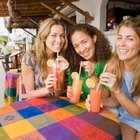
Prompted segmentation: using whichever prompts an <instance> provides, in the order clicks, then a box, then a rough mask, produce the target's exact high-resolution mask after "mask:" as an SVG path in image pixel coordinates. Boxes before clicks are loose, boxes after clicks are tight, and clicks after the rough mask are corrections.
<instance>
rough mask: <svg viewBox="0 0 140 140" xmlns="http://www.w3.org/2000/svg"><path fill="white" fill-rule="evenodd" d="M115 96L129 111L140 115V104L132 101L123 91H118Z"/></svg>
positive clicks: (135, 115)
mask: <svg viewBox="0 0 140 140" xmlns="http://www.w3.org/2000/svg"><path fill="white" fill-rule="evenodd" d="M115 96H116V98H117V100H118V102H119V103H120V105H121V106H122V107H124V108H125V109H126V110H127V112H129V113H130V114H131V115H132V116H134V117H140V108H139V106H138V105H137V104H136V103H135V102H133V101H131V100H130V99H129V98H128V97H127V96H125V94H124V93H123V91H121V90H120V91H116V92H115Z"/></svg>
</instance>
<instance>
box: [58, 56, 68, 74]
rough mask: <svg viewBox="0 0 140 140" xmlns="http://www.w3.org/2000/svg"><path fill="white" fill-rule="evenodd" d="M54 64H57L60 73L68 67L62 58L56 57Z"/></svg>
mask: <svg viewBox="0 0 140 140" xmlns="http://www.w3.org/2000/svg"><path fill="white" fill-rule="evenodd" d="M56 62H58V67H59V68H60V72H63V71H64V70H66V69H67V68H68V67H69V63H68V61H67V60H66V59H65V58H64V57H62V56H58V58H57V59H56Z"/></svg>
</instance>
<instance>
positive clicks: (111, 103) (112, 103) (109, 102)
mask: <svg viewBox="0 0 140 140" xmlns="http://www.w3.org/2000/svg"><path fill="white" fill-rule="evenodd" d="M102 104H103V106H106V107H117V106H118V105H119V103H118V101H117V100H116V99H115V98H114V97H109V98H104V99H102Z"/></svg>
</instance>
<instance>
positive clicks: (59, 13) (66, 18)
mask: <svg viewBox="0 0 140 140" xmlns="http://www.w3.org/2000/svg"><path fill="white" fill-rule="evenodd" d="M40 4H41V5H42V6H44V7H45V8H47V9H49V10H51V11H52V12H54V13H55V14H58V15H59V16H61V17H62V18H63V19H65V20H67V21H68V22H69V23H71V24H72V25H76V24H77V23H76V22H74V21H73V20H71V19H69V18H68V17H67V16H65V15H64V14H62V13H61V12H59V11H58V10H56V9H53V8H51V7H50V6H49V5H47V4H44V3H40Z"/></svg>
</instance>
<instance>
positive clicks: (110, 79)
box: [100, 72, 120, 93]
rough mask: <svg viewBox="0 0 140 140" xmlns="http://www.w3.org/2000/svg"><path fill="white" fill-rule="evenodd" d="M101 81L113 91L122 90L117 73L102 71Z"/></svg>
mask: <svg viewBox="0 0 140 140" xmlns="http://www.w3.org/2000/svg"><path fill="white" fill-rule="evenodd" d="M100 83H101V84H103V85H105V86H108V87H109V88H110V90H111V91H112V92H113V93H116V92H118V91H120V86H119V84H118V81H117V78H116V75H114V74H112V73H109V72H104V73H102V74H101V76H100Z"/></svg>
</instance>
